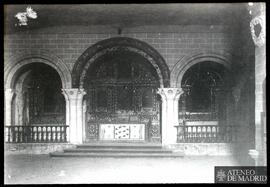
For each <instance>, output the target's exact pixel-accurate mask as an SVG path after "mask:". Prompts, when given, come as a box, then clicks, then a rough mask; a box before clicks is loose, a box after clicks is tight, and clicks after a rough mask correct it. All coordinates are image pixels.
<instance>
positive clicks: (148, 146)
mask: <svg viewBox="0 0 270 187" xmlns="http://www.w3.org/2000/svg"><path fill="white" fill-rule="evenodd" d="M76 147H77V148H78V149H81V148H83V149H84V148H85V149H93V148H95V149H104V148H106V149H162V146H161V145H160V144H123V143H115V144H108V143H104V144H102V143H100V144H81V145H77V146H76Z"/></svg>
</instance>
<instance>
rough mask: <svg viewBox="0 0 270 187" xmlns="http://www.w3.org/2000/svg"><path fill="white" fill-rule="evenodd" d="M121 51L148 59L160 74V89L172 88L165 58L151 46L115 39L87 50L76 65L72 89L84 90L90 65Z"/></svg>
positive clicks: (121, 38)
mask: <svg viewBox="0 0 270 187" xmlns="http://www.w3.org/2000/svg"><path fill="white" fill-rule="evenodd" d="M119 49H121V50H125V51H130V52H135V53H137V54H139V55H140V56H143V57H144V58H146V59H147V60H148V61H149V62H150V63H151V64H152V66H153V67H154V68H155V70H156V72H157V74H158V77H159V82H160V87H161V88H163V87H165V88H166V87H170V70H169V68H168V66H167V64H166V62H165V60H164V58H163V57H162V56H161V55H160V54H159V53H158V52H157V51H156V50H155V49H154V48H153V47H151V46H150V45H149V44H147V43H145V42H142V41H140V40H137V39H133V38H127V37H115V38H110V39H106V40H102V41H100V42H98V43H96V44H94V45H93V46H91V47H89V48H88V49H86V51H85V52H84V53H83V54H82V55H81V56H80V57H79V58H78V59H77V61H76V63H75V65H74V68H73V71H72V87H74V88H83V82H84V80H85V78H86V72H87V70H88V68H89V67H90V65H91V64H92V63H93V62H94V61H95V60H96V59H98V58H99V57H101V56H103V55H104V54H106V53H110V52H113V51H118V50H119Z"/></svg>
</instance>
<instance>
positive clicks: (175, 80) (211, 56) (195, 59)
mask: <svg viewBox="0 0 270 187" xmlns="http://www.w3.org/2000/svg"><path fill="white" fill-rule="evenodd" d="M203 61H211V62H215V63H219V64H222V65H223V66H224V67H225V68H226V69H227V70H230V69H231V55H230V54H226V55H224V54H221V53H218V52H198V53H193V54H191V55H188V56H185V57H183V58H182V59H181V60H179V61H178V62H177V63H176V64H175V66H174V67H173V69H172V71H171V86H172V87H177V88H180V87H181V82H182V78H183V76H184V74H185V72H186V71H187V70H188V69H189V68H190V67H191V66H193V65H195V64H197V63H200V62H203Z"/></svg>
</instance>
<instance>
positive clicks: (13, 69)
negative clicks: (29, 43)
mask: <svg viewBox="0 0 270 187" xmlns="http://www.w3.org/2000/svg"><path fill="white" fill-rule="evenodd" d="M32 63H43V64H47V65H49V66H50V67H52V68H54V69H55V70H56V71H57V73H58V74H59V76H60V78H61V82H62V88H65V89H67V88H71V81H72V79H71V73H70V71H69V69H68V67H67V66H66V64H65V63H64V62H63V61H62V60H61V59H60V58H59V57H57V56H54V55H52V54H48V53H45V52H42V53H40V52H30V53H20V54H17V55H14V56H12V57H11V58H10V60H9V61H7V62H6V66H5V68H4V86H5V89H10V88H11V89H12V88H13V87H14V80H15V79H16V78H17V74H18V73H19V71H20V70H21V68H22V67H24V66H25V65H28V64H32Z"/></svg>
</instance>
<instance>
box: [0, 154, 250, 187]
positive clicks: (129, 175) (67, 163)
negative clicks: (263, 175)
mask: <svg viewBox="0 0 270 187" xmlns="http://www.w3.org/2000/svg"><path fill="white" fill-rule="evenodd" d="M239 160H240V161H241V162H239ZM240 165H241V166H244V165H246V166H248V165H249V166H251V165H252V162H251V161H250V160H245V159H237V158H235V157H231V156H217V157H213V156H189V157H183V158H52V157H50V156H49V155H5V160H4V169H5V170H4V173H5V181H4V182H5V184H85V183H213V182H214V166H240Z"/></svg>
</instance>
